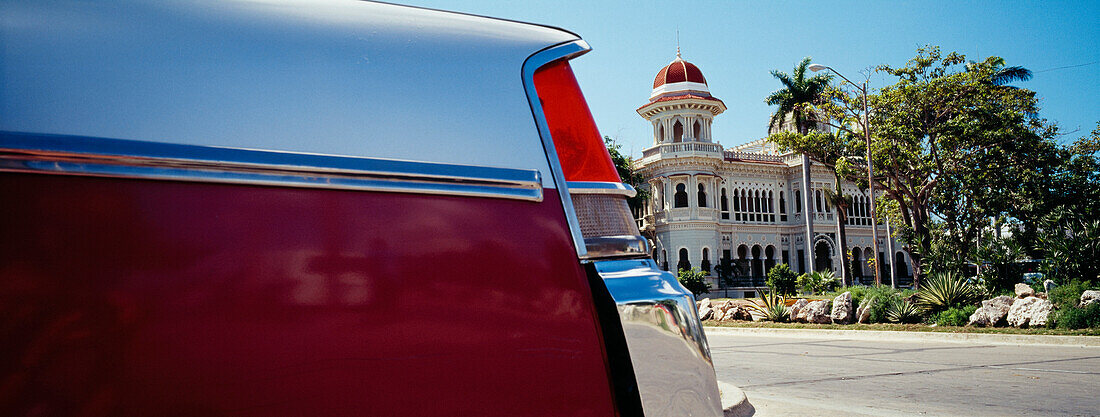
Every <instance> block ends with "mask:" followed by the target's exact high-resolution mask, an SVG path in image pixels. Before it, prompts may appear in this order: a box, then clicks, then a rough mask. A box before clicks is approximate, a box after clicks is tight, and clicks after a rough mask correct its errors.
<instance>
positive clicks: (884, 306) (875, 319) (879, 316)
mask: <svg viewBox="0 0 1100 417" xmlns="http://www.w3.org/2000/svg"><path fill="white" fill-rule="evenodd" d="M864 297H865V298H867V299H869V300H871V317H870V318H869V320H870V322H871V323H885V322H887V321H888V320H887V317H886V313H887V310H888V309H889V308H890V304H891V303H892V302H893V301H895V300H901V296H900V295H899V294H898V291H897V290H895V289H893V288H890V287H887V286H885V285H876V286H873V287H868V291H867V293H866V294H865V295H864Z"/></svg>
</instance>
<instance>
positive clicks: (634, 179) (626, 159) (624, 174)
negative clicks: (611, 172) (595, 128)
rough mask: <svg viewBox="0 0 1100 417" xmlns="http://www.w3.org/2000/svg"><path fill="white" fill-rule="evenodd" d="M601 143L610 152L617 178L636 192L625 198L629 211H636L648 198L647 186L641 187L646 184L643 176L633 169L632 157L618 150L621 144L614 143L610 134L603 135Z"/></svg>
mask: <svg viewBox="0 0 1100 417" xmlns="http://www.w3.org/2000/svg"><path fill="white" fill-rule="evenodd" d="M603 143H604V145H606V146H607V153H609V154H611V162H614V163H615V170H616V171H618V172H619V178H620V179H622V180H623V182H625V183H627V184H630V186H632V187H634V190H636V191H637V192H638V194H636V195H635V196H634V197H630V198H628V199H627V200H626V202H627V203H628V204H629V205H630V211H631V212H634V213H637V211H638V208H639V207H642V205H643V204H645V201H646V200H648V199H649V188H648V187H643V185H645V184H646V181H645V176H643V175H641V174H639V173H638V171H636V170H635V169H634V159H633V158H631V157H630V156H628V155H624V154H623V153H622V152H621V151H620V149H622V147H623V145H621V144H619V143H616V142H615V139H611V137H610V136H604V137H603Z"/></svg>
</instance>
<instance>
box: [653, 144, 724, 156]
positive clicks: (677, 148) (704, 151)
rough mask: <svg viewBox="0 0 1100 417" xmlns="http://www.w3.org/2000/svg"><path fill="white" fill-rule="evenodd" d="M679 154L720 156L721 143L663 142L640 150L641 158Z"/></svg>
mask: <svg viewBox="0 0 1100 417" xmlns="http://www.w3.org/2000/svg"><path fill="white" fill-rule="evenodd" d="M681 156H709V157H713V158H721V157H722V145H721V144H719V143H709V142H679V143H664V144H660V145H657V146H654V147H652V148H649V149H645V150H643V151H642V159H649V158H653V157H681Z"/></svg>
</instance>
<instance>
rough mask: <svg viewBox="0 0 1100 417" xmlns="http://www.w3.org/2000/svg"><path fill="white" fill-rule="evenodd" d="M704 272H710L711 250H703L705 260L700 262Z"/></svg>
mask: <svg viewBox="0 0 1100 417" xmlns="http://www.w3.org/2000/svg"><path fill="white" fill-rule="evenodd" d="M699 266H700V267H701V268H702V269H703V272H710V249H707V248H703V260H702V261H700V262H699Z"/></svg>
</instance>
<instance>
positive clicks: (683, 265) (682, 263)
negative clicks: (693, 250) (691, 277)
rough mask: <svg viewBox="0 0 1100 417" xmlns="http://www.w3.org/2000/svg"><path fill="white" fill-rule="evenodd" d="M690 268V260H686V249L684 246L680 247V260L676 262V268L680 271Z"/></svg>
mask: <svg viewBox="0 0 1100 417" xmlns="http://www.w3.org/2000/svg"><path fill="white" fill-rule="evenodd" d="M690 269H691V261H690V260H688V250H687V249H685V248H680V260H679V261H678V262H676V270H677V271H681V270H690Z"/></svg>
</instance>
